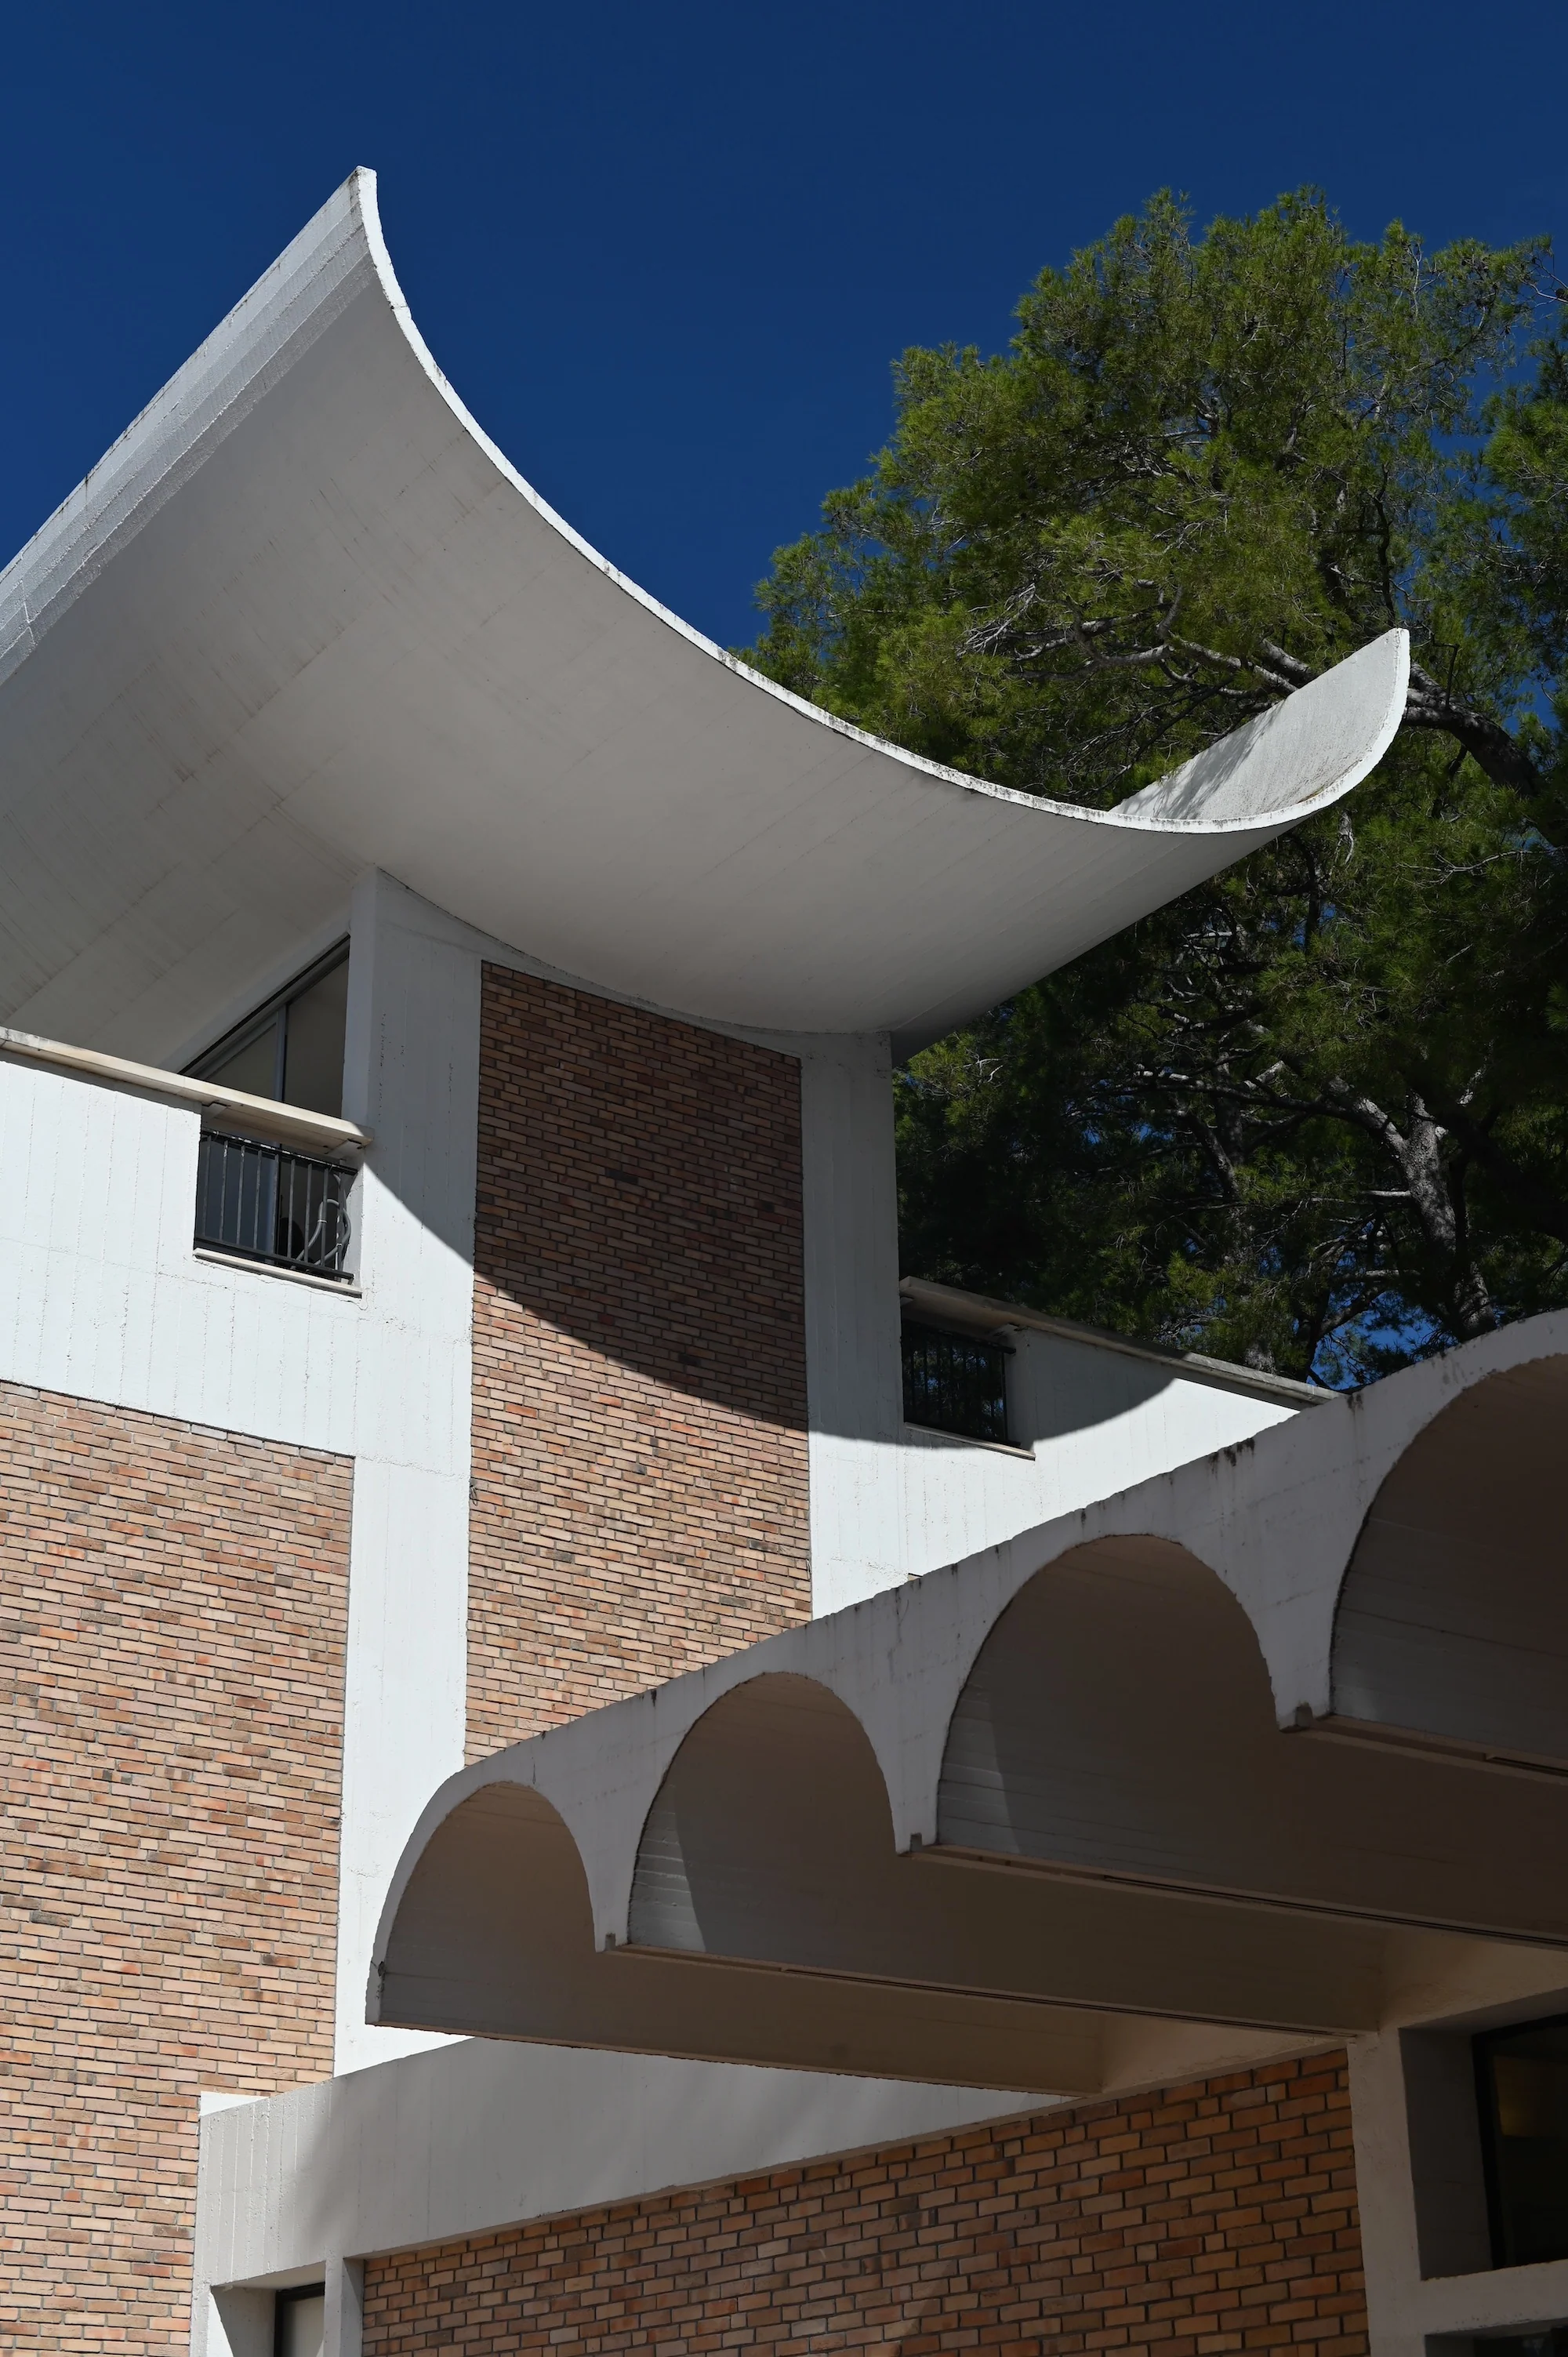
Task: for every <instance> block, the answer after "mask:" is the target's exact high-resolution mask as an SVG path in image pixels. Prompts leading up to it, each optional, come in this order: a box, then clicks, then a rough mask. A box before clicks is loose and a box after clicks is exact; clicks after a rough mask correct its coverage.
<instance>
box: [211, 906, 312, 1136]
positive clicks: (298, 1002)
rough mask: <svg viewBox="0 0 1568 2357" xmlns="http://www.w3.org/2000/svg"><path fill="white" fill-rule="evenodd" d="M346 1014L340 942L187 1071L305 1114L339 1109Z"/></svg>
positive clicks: (213, 1045) (216, 1043)
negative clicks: (298, 1108) (299, 1108)
mask: <svg viewBox="0 0 1568 2357" xmlns="http://www.w3.org/2000/svg"><path fill="white" fill-rule="evenodd" d="M348 1009H349V949H348V944H347V943H346V942H345V943H343V944H342V945H341V946H340V947H339V948H338V949H335V950H331V951H329V952H328V954H327V956H326V957H324V958H320V959H318V960H317V963H316V964H315V965H313V966H309V967H307V968H306V971H305V973H304V974H298V975H296V976H295V979H294V981H293V982H291V983H290V984H289V985H288V987H287V989H286V990H280V991H279V992H278V993H277V995H276V996H275V997H273V998H270V999H268V1000H267V1001H266V1002H265V1003H264V1004H263V1006H258V1007H257V1008H256V1009H255V1011H254V1013H253V1014H251V1015H247V1017H245V1020H244V1021H243V1023H237V1024H236V1025H235V1027H234V1028H233V1030H232V1031H229V1032H226V1033H225V1034H224V1036H223V1038H222V1039H218V1040H215V1041H214V1042H213V1044H212V1046H211V1047H210V1048H209V1049H208V1050H207V1053H206V1054H205V1055H204V1056H199V1057H198V1058H197V1060H196V1061H195V1063H193V1064H190V1065H188V1066H187V1070H188V1071H190V1072H192V1073H194V1074H195V1075H196V1077H197V1078H198V1079H199V1080H203V1081H218V1082H221V1084H222V1085H223V1087H224V1088H226V1089H243V1090H245V1092H247V1094H248V1095H251V1096H255V1097H274V1098H281V1099H282V1101H283V1102H284V1103H285V1104H296V1105H302V1106H304V1107H305V1109H306V1111H307V1112H309V1113H329V1114H340V1113H341V1112H342V1110H343V1033H344V1026H345V1021H346V1017H347V1015H348Z"/></svg>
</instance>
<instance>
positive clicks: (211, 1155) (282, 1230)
mask: <svg viewBox="0 0 1568 2357" xmlns="http://www.w3.org/2000/svg"><path fill="white" fill-rule="evenodd" d="M353 1184H354V1173H353V1171H352V1170H350V1169H349V1168H348V1167H347V1165H346V1164H344V1163H341V1162H324V1161H321V1160H320V1159H319V1158H318V1157H317V1156H315V1155H313V1154H296V1153H295V1152H293V1151H292V1150H291V1149H290V1148H289V1147H287V1146H269V1145H266V1144H264V1143H263V1142H262V1141H261V1140H260V1139H257V1138H251V1137H229V1136H226V1135H224V1134H223V1133H222V1132H221V1131H219V1130H208V1129H204V1130H203V1131H202V1133H201V1143H200V1147H199V1155H198V1160H197V1166H196V1242H197V1243H199V1244H203V1245H205V1246H206V1247H207V1248H208V1250H209V1251H211V1252H221V1253H233V1254H237V1255H238V1256H239V1258H241V1259H242V1260H255V1261H263V1262H266V1263H267V1264H268V1265H271V1266H272V1267H274V1268H293V1269H298V1270H300V1271H301V1272H303V1274H304V1275H307V1276H332V1277H339V1276H341V1275H342V1274H343V1263H344V1260H345V1258H346V1256H347V1254H348V1250H349V1194H350V1191H351V1189H352V1188H353Z"/></svg>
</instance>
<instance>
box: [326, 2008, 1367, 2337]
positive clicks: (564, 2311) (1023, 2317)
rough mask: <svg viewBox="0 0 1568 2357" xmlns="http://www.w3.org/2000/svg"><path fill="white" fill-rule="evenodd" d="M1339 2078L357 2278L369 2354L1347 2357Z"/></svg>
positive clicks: (737, 2191)
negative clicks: (870, 2352)
mask: <svg viewBox="0 0 1568 2357" xmlns="http://www.w3.org/2000/svg"><path fill="white" fill-rule="evenodd" d="M1360 2264H1361V2254H1360V2233H1359V2226H1358V2223H1357V2216H1356V2186H1355V2168H1354V2161H1353V2158H1352V2153H1351V2144H1350V2110H1349V2101H1348V2095H1347V2093H1346V2074H1345V2058H1344V2056H1343V2055H1342V2054H1334V2055H1327V2056H1320V2057H1318V2058H1316V2060H1314V2061H1307V2062H1284V2063H1278V2064H1272V2065H1270V2066H1269V2067H1268V2068H1266V2069H1264V2070H1261V2071H1256V2072H1251V2073H1250V2074H1248V2075H1244V2076H1240V2077H1235V2078H1229V2079H1216V2080H1212V2081H1210V2082H1209V2083H1208V2084H1207V2085H1202V2086H1194V2087H1181V2088H1176V2089H1172V2090H1170V2091H1169V2092H1167V2093H1164V2094H1161V2095H1155V2096H1146V2095H1145V2096H1134V2097H1132V2098H1130V2099H1128V2100H1126V2101H1124V2102H1122V2103H1117V2104H1096V2105H1094V2106H1093V2107H1092V2108H1090V2109H1088V2110H1075V2111H1069V2112H1054V2113H1047V2114H1045V2115H1042V2116H1040V2117H1037V2118H1035V2119H1029V2120H1022V2121H1019V2122H1017V2123H1016V2124H1015V2125H1013V2126H1009V2127H1007V2128H1005V2129H1004V2130H1003V2131H1002V2132H1001V2133H1000V2134H998V2133H997V2131H996V2130H994V2129H979V2130H972V2131H970V2132H968V2133H966V2134H964V2135H961V2136H949V2137H944V2138H942V2139H940V2141H933V2142H931V2143H929V2144H922V2145H918V2146H906V2147H900V2148H899V2149H897V2150H896V2151H891V2152H885V2153H880V2154H877V2155H875V2156H873V2157H870V2158H865V2159H862V2160H851V2161H843V2162H833V2163H823V2164H822V2165H820V2166H818V2167H814V2168H807V2169H785V2170H780V2171H779V2172H778V2173H777V2174H775V2175H772V2176H768V2177H765V2178H754V2179H743V2180H742V2181H741V2182H739V2183H738V2184H731V2185H725V2186H721V2187H719V2188H717V2189H716V2190H710V2191H705V2192H701V2193H689V2194H680V2195H675V2196H672V2197H671V2196H666V2197H664V2198H661V2199H660V2200H657V2201H638V2202H626V2203H623V2204H621V2205H619V2206H618V2207H616V2208H614V2209H608V2210H595V2211H590V2212H587V2213H586V2214H585V2215H584V2216H581V2217H576V2218H569V2219H565V2220H557V2221H554V2222H552V2223H549V2224H545V2225H538V2226H530V2227H526V2228H522V2229H519V2230H514V2231H512V2232H510V2233H499V2234H486V2235H481V2236H476V2237H475V2238H473V2239H472V2240H470V2241H466V2242H462V2243H451V2244H443V2245H442V2246H441V2247H440V2248H438V2249H433V2250H426V2251H418V2252H411V2253H405V2254H401V2255H397V2256H395V2257H392V2258H385V2259H374V2260H371V2262H370V2263H369V2265H368V2266H367V2267H366V2270H365V2341H364V2350H365V2357H403V2352H409V2353H410V2357H412V2352H414V2351H421V2352H424V2351H430V2350H447V2349H456V2348H459V2347H460V2348H461V2349H462V2350H463V2351H464V2352H471V2357H501V2352H506V2357H512V2352H524V2351H527V2352H539V2357H553V2352H556V2351H560V2350H563V2349H564V2350H569V2351H584V2350H587V2351H591V2352H594V2357H621V2352H636V2351H640V2350H648V2351H650V2352H652V2351H658V2352H668V2351H671V2350H678V2351H684V2352H705V2351H713V2352H725V2357H728V2352H745V2351H747V2350H752V2349H766V2350H767V2352H768V2357H807V2352H811V2353H812V2357H815V2352H821V2351H822V2350H824V2349H831V2350H835V2351H845V2350H857V2349H882V2348H885V2347H897V2350H898V2352H899V2357H936V2352H948V2351H953V2350H997V2351H1006V2352H1009V2357H1025V2352H1028V2357H1069V2352H1070V2357H1077V2352H1110V2351H1116V2350H1123V2349H1126V2350H1139V2349H1154V2350H1157V2351H1158V2352H1160V2357H1199V2352H1231V2351H1239V2352H1244V2351H1249V2350H1271V2351H1275V2350H1281V2349H1286V2350H1288V2349H1292V2348H1297V2347H1303V2346H1307V2347H1310V2348H1311V2349H1312V2350H1313V2351H1315V2352H1316V2357H1364V2352H1365V2351H1366V2349H1367V2318H1366V2306H1365V2301H1364V2298H1363V2295H1362V2290H1361V2275H1360Z"/></svg>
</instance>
